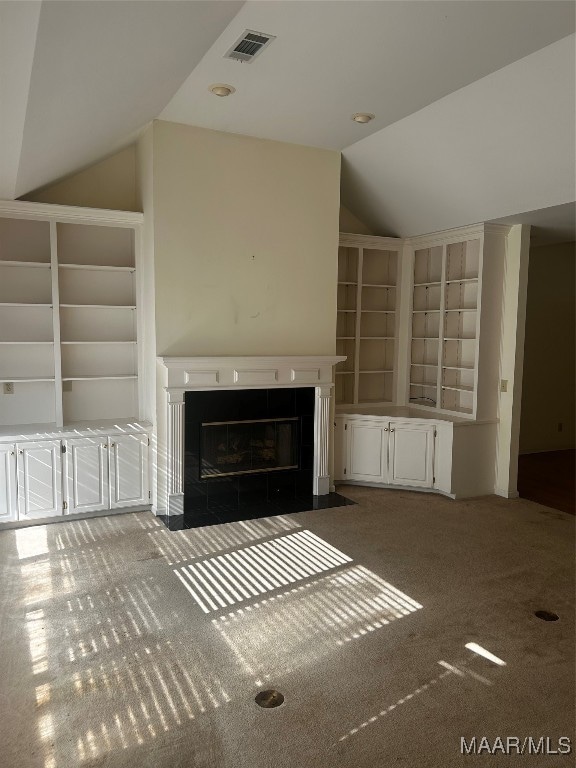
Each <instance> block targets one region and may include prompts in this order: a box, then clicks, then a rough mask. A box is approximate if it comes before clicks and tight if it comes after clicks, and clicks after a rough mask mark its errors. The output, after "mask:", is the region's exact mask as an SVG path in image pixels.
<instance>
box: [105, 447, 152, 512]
mask: <svg viewBox="0 0 576 768" xmlns="http://www.w3.org/2000/svg"><path fill="white" fill-rule="evenodd" d="M109 440H110V442H109V446H110V447H109V452H110V502H111V503H110V507H111V508H112V509H115V508H117V507H132V506H136V505H139V504H148V503H149V499H148V436H147V435H120V436H118V437H111V438H110V439H109Z"/></svg>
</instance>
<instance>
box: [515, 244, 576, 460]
mask: <svg viewBox="0 0 576 768" xmlns="http://www.w3.org/2000/svg"><path fill="white" fill-rule="evenodd" d="M575 281H576V243H562V244H557V245H548V246H541V247H538V248H531V249H530V266H529V271H528V301H527V309H526V339H525V345H524V383H523V388H522V415H521V424H520V452H521V453H530V452H533V451H554V450H562V449H568V448H574V447H576V435H575V419H576V412H575V404H574V398H575V389H576V381H575V375H574V368H575V365H576V354H575V349H576V335H575V322H576V316H575V309H574V305H575V298H576V297H575V288H574V286H575ZM559 424H562V431H561V432H560V431H558V425H559Z"/></svg>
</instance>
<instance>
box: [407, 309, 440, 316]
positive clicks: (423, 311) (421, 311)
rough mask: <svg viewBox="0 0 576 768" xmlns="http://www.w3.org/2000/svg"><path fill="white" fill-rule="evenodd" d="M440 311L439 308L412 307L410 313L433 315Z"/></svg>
mask: <svg viewBox="0 0 576 768" xmlns="http://www.w3.org/2000/svg"><path fill="white" fill-rule="evenodd" d="M439 312H440V310H439V309H413V310H412V314H413V315H433V314H438V313H439Z"/></svg>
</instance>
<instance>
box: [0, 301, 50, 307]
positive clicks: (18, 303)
mask: <svg viewBox="0 0 576 768" xmlns="http://www.w3.org/2000/svg"><path fill="white" fill-rule="evenodd" d="M51 306H52V304H36V303H35V302H33V301H0V307H51Z"/></svg>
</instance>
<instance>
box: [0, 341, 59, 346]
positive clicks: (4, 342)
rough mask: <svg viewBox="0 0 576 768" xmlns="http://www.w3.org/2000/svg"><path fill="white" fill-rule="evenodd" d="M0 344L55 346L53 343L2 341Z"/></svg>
mask: <svg viewBox="0 0 576 768" xmlns="http://www.w3.org/2000/svg"><path fill="white" fill-rule="evenodd" d="M0 344H17V345H20V344H54V342H53V341H0Z"/></svg>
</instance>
